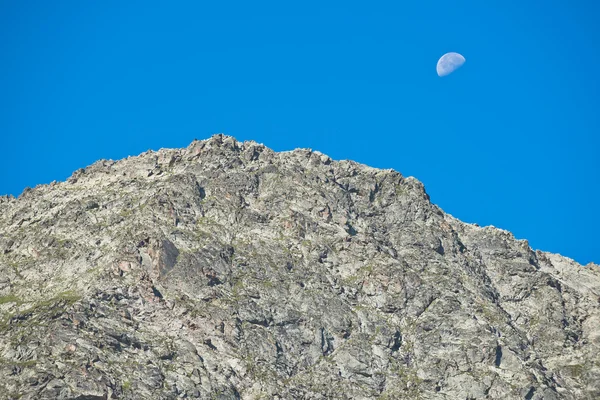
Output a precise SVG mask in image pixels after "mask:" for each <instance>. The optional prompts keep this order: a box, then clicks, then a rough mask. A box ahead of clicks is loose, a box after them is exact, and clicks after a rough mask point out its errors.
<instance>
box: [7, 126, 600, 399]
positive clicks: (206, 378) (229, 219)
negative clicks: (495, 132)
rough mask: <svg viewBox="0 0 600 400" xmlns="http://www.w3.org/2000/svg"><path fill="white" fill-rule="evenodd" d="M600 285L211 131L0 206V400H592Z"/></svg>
mask: <svg viewBox="0 0 600 400" xmlns="http://www.w3.org/2000/svg"><path fill="white" fill-rule="evenodd" d="M599 327H600V267H599V266H598V265H597V264H593V263H590V264H588V265H587V266H582V265H579V264H577V263H576V262H574V261H572V260H570V259H568V258H566V257H562V256H560V255H556V254H550V253H546V252H542V251H534V250H532V249H531V248H530V246H529V245H528V243H527V242H526V241H524V240H517V239H515V238H514V237H513V235H512V234H510V233H509V232H507V231H504V230H501V229H497V228H494V227H479V226H476V225H471V224H466V223H463V222H461V221H459V220H457V219H455V218H453V217H452V216H450V215H448V214H446V213H444V212H443V211H442V210H441V209H440V208H439V207H437V206H436V205H434V204H432V203H431V202H430V200H429V196H428V195H427V193H426V191H425V189H424V187H423V185H422V184H421V183H420V182H419V181H417V180H416V179H414V178H410V177H408V178H406V177H403V176H402V175H401V174H400V173H398V172H396V171H393V170H380V169H375V168H370V167H368V166H365V165H361V164H358V163H355V162H352V161H333V160H331V158H329V157H327V156H325V155H323V154H321V153H319V152H316V151H311V150H306V149H299V150H294V151H289V152H282V153H276V152H274V151H272V150H270V149H268V148H266V147H265V146H263V145H260V144H257V143H255V142H243V143H240V142H238V141H236V140H235V139H234V138H231V137H227V136H223V135H216V136H214V137H212V138H210V139H208V140H204V141H194V142H192V143H191V144H190V146H188V147H187V148H185V149H162V150H160V151H157V152H153V151H148V152H145V153H143V154H141V155H139V156H137V157H129V158H127V159H124V160H119V161H111V160H100V161H98V162H96V163H94V164H93V165H91V166H89V167H87V168H84V169H80V170H78V171H76V172H75V173H74V174H73V175H72V176H71V177H70V178H69V179H68V180H67V181H66V182H53V183H52V184H50V185H40V186H37V187H35V188H33V189H28V190H26V191H24V193H23V194H22V195H21V196H19V198H18V199H15V198H13V197H10V196H1V197H0V375H1V376H2V380H0V398H2V399H13V398H15V399H16V398H21V399H179V398H198V399H258V398H272V399H374V398H380V399H415V398H423V399H455V398H472V399H484V398H487V399H595V398H599V397H600V383H599V382H600V356H599V355H598V354H600V328H599Z"/></svg>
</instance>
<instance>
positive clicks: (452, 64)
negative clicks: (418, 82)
mask: <svg viewBox="0 0 600 400" xmlns="http://www.w3.org/2000/svg"><path fill="white" fill-rule="evenodd" d="M465 61H466V60H465V58H464V57H463V56H462V55H460V54H458V53H454V52H450V53H446V54H444V55H443V56H442V57H440V59H439V60H438V62H437V67H436V70H437V74H438V76H446V75H449V74H451V73H453V72H454V71H456V70H457V69H459V68H460V67H462V65H463V64H464V63H465Z"/></svg>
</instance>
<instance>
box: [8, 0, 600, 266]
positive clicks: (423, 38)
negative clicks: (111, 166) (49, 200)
mask: <svg viewBox="0 0 600 400" xmlns="http://www.w3.org/2000/svg"><path fill="white" fill-rule="evenodd" d="M599 20H600V3H599V2H597V1H592V0H590V1H581V0H572V1H565V0H560V1H559V0H545V1H533V0H532V1H523V0H519V1H516V0H503V1H491V0H490V1H481V0H474V1H468V2H466V1H438V0H435V1H434V0H419V1H416V0H414V1H389V2H365V1H361V2H352V1H339V2H334V1H303V2H286V1H273V2H261V1H253V2H248V1H243V2H242V1H240V2H232V1H216V2H207V1H188V2H186V1H173V2H167V1H160V2H158V1H150V0H144V1H79V0H77V1H66V0H58V1H45V0H44V1H8V0H0V135H1V136H0V156H1V160H2V167H1V168H0V194H9V193H10V194H14V195H19V194H20V193H21V192H22V190H23V189H24V188H25V187H26V186H31V187H33V186H35V185H37V184H41V183H49V182H51V181H52V180H64V179H66V178H67V177H68V176H69V175H70V174H71V173H72V172H73V171H74V170H76V169H78V168H81V167H84V166H86V165H89V164H91V163H93V162H94V161H96V160H97V159H100V158H112V159H119V158H122V157H126V156H128V155H137V154H139V153H141V152H143V151H146V150H148V149H155V150H157V149H159V148H161V147H184V146H187V145H188V144H189V143H190V142H191V141H192V140H193V139H194V138H198V139H204V138H207V137H209V136H211V135H212V134H214V133H218V132H223V133H226V134H228V135H232V136H235V137H236V138H237V139H238V140H249V139H253V140H256V141H258V142H262V143H264V144H265V145H267V146H269V147H271V148H273V149H275V150H290V149H293V148H297V147H310V148H313V149H315V150H319V151H322V152H324V153H326V154H328V155H330V156H332V157H333V158H335V159H353V160H356V161H359V162H362V163H365V164H369V165H372V166H375V167H381V168H394V169H396V170H398V171H400V172H401V173H402V174H404V175H407V176H408V175H412V176H415V177H416V178H418V179H419V180H421V181H422V182H423V183H424V184H425V187H426V189H427V191H428V193H429V194H430V196H431V199H432V201H433V202H434V203H436V204H438V205H439V206H440V207H442V208H443V209H444V210H445V211H446V212H448V213H450V214H452V215H454V216H455V217H457V218H460V219H462V220H464V221H467V222H477V223H479V224H480V225H494V226H497V227H500V228H504V229H507V230H510V231H512V232H513V233H514V234H515V236H516V237H517V238H526V239H528V240H529V242H530V244H531V246H532V247H533V248H536V249H542V250H546V251H552V252H558V253H561V254H563V255H566V256H568V257H571V258H574V259H575V260H577V261H579V262H581V263H584V264H585V263H587V262H590V261H595V262H600V245H599V242H598V240H599V239H600V212H599V205H600V196H599V195H600V157H599V152H600V139H599V137H598V135H599V133H600V112H599V110H600V98H599V97H600V79H599V76H600V75H599V73H600V69H599V65H600V24H599V23H598V21H599ZM450 51H455V52H459V53H461V54H463V55H464V56H465V58H466V60H467V61H466V63H465V64H464V66H463V67H462V68H461V69H459V70H457V71H456V72H454V73H453V74H451V75H449V76H446V77H443V78H440V77H438V76H437V74H436V70H435V66H436V62H437V60H438V58H439V57H440V56H441V55H442V54H444V53H446V52H450Z"/></svg>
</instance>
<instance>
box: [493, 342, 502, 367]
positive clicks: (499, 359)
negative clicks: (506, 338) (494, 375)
mask: <svg viewBox="0 0 600 400" xmlns="http://www.w3.org/2000/svg"><path fill="white" fill-rule="evenodd" d="M501 363H502V346H500V345H498V346H496V359H495V360H494V365H496V368H500V364H501Z"/></svg>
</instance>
